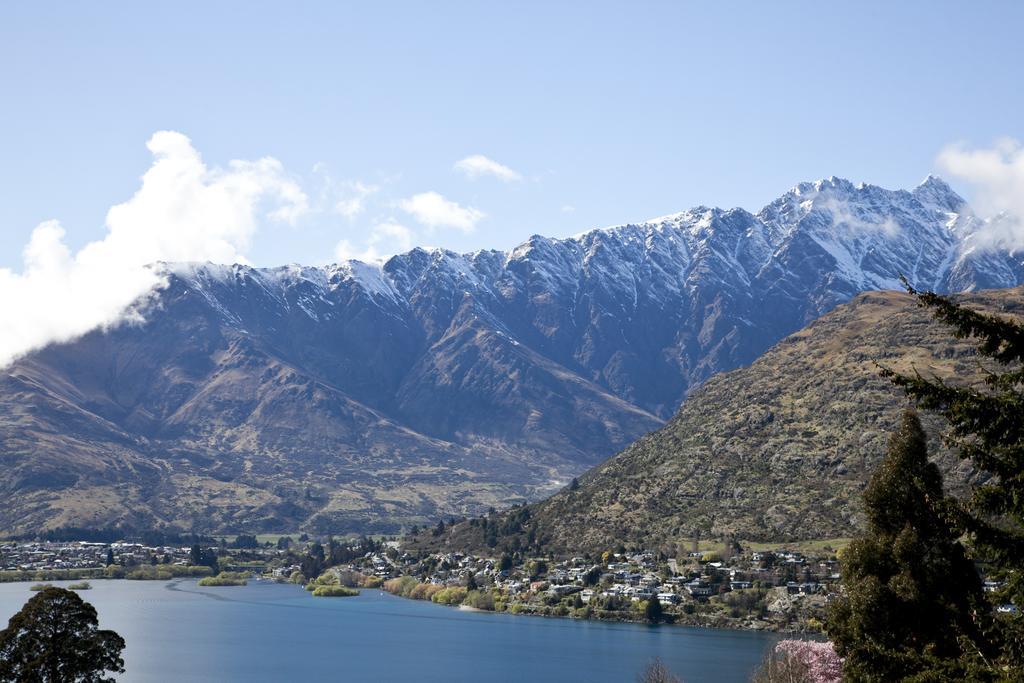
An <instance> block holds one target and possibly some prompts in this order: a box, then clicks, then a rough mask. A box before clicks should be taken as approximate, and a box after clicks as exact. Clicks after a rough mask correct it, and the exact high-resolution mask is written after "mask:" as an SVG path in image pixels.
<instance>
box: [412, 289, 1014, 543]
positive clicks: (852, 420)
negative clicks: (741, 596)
mask: <svg viewBox="0 0 1024 683" xmlns="http://www.w3.org/2000/svg"><path fill="white" fill-rule="evenodd" d="M968 301H969V302H970V303H972V304H973V305H976V306H977V307H979V308H984V309H988V310H994V311H1001V312H1004V313H1008V314H1011V315H1018V316H1019V315H1022V313H1024V288H1017V289H1012V290H1000V291H991V292H983V293H980V294H973V295H970V296H969V297H968ZM876 362H877V363H881V364H884V365H886V366H888V367H892V368H896V369H900V370H910V369H912V368H916V369H917V370H918V371H920V372H922V373H923V374H933V375H937V376H941V377H951V376H954V375H955V376H956V377H958V378H967V381H978V379H979V378H980V375H981V368H980V363H979V361H978V359H977V358H976V357H975V356H974V354H973V352H972V347H971V344H970V343H969V342H965V341H958V340H954V339H952V338H951V337H950V335H949V332H948V329H947V328H945V327H943V326H942V325H940V324H938V323H935V322H934V321H932V320H931V318H930V317H929V315H928V314H927V312H925V311H923V310H921V309H919V308H917V306H916V305H915V304H914V302H913V300H912V299H911V298H910V297H909V296H907V295H905V294H902V293H897V292H878V293H869V294H864V295H861V296H859V297H857V298H856V299H855V300H853V301H852V302H851V303H849V304H847V305H844V306H841V307H839V308H838V309H836V310H835V311H833V312H831V313H829V314H827V315H825V316H824V317H822V318H820V319H819V320H816V321H814V322H813V323H811V324H810V325H809V326H807V327H806V328H804V329H803V330H801V331H800V332H797V333H796V334H794V335H791V336H790V337H787V338H786V339H784V340H783V341H781V342H780V343H779V344H778V345H776V346H775V347H774V348H772V349H771V350H769V351H768V352H767V353H766V354H765V355H764V356H762V357H761V358H760V359H758V360H757V361H756V362H755V363H754V364H753V365H751V366H750V367H748V368H743V369H740V370H736V371H733V372H730V373H726V374H723V375H720V376H718V377H715V378H713V379H712V380H711V381H709V382H708V383H707V384H706V385H705V386H704V387H703V388H701V389H700V390H699V391H697V392H695V393H694V394H693V395H692V396H691V397H690V399H689V400H687V401H686V403H685V404H684V405H683V407H682V408H681V409H680V411H679V413H678V414H677V415H676V416H675V417H674V418H673V419H672V420H671V421H670V422H669V423H668V424H667V425H666V426H665V427H664V428H662V429H660V430H658V431H656V432H653V433H651V434H649V435H647V436H645V437H643V438H641V439H640V440H639V441H637V442H636V443H634V444H633V445H631V446H630V447H628V448H627V449H625V450H624V451H623V452H621V453H619V454H618V455H616V456H614V457H613V458H611V459H610V460H608V461H607V462H605V463H604V464H602V465H599V466H598V467H596V468H594V469H593V470H591V471H590V472H588V473H587V474H586V475H584V476H583V477H581V478H580V480H579V483H580V485H579V488H578V489H577V490H575V491H570V490H568V489H566V490H563V491H562V492H559V493H557V494H555V495H554V496H552V497H551V498H549V499H547V500H545V501H543V502H541V503H538V504H535V505H532V506H530V508H529V510H530V517H531V520H532V521H531V524H535V525H536V529H535V535H536V536H537V537H539V538H540V539H542V542H543V545H544V546H545V548H547V549H551V550H554V551H556V552H570V551H578V550H601V549H606V548H614V547H615V546H617V545H618V544H620V543H624V544H626V545H640V546H645V547H675V546H676V545H677V544H678V543H687V544H688V543H689V540H688V539H691V538H694V537H698V538H724V537H727V536H735V537H737V538H741V539H746V540H749V541H760V542H779V541H800V540H811V539H831V538H840V537H845V536H850V535H852V534H854V533H855V532H856V531H857V530H858V528H859V525H860V521H861V518H860V515H861V513H860V491H861V490H862V488H863V486H864V484H865V483H866V481H867V479H868V477H869V476H870V473H871V472H872V471H873V469H874V468H875V466H876V465H877V463H878V462H879V460H880V459H881V458H882V456H883V455H884V452H885V448H886V444H887V441H888V434H889V432H890V430H891V429H892V428H893V427H894V425H895V424H896V420H897V418H898V416H899V413H900V411H901V410H902V409H903V407H904V406H906V405H907V404H908V403H907V400H906V399H905V398H904V397H903V396H902V395H901V393H900V392H899V391H898V390H896V389H895V388H894V387H892V386H891V385H890V384H889V383H888V382H887V381H886V380H884V379H882V378H880V377H879V376H878V371H877V367H876V365H875V363H876ZM924 421H925V423H926V428H927V429H928V430H929V432H930V434H931V435H932V436H933V437H935V438H934V439H933V447H934V453H935V458H936V460H937V461H938V462H939V464H940V466H941V467H942V468H943V470H944V471H945V472H946V475H947V485H948V486H949V488H951V489H953V490H962V489H964V488H965V487H966V486H968V485H969V483H970V482H971V481H972V479H973V478H974V477H976V476H977V475H976V473H974V472H973V471H972V470H971V468H970V467H969V466H967V464H966V463H963V462H961V461H959V460H958V459H957V458H956V457H955V456H954V455H953V454H952V453H950V452H949V451H948V449H945V448H944V447H942V445H941V443H940V440H939V438H938V435H939V433H940V431H941V422H940V421H939V420H938V419H937V418H935V417H934V416H925V420H924ZM500 521H501V520H500V519H499V523H500ZM528 527H529V524H528V525H527V526H526V527H524V531H525V530H526V529H528ZM513 535H514V534H513ZM511 538H512V537H511V536H509V535H503V536H502V537H501V538H500V539H499V548H500V547H501V546H503V545H505V544H507V543H508V542H510V540H511ZM523 539H525V535H523V536H522V537H521V540H523ZM415 544H416V545H420V546H423V547H445V546H447V547H456V548H477V549H480V548H483V547H485V544H484V537H483V535H482V532H481V528H480V527H479V526H472V527H471V526H470V525H468V524H461V525H458V526H457V527H456V528H455V529H453V530H449V531H447V532H446V533H445V534H443V535H442V536H440V537H433V536H431V535H429V534H423V535H421V536H420V538H418V539H416V542H415Z"/></svg>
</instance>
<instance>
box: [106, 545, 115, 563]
mask: <svg viewBox="0 0 1024 683" xmlns="http://www.w3.org/2000/svg"><path fill="white" fill-rule="evenodd" d="M112 564H114V551H113V550H111V549H110V548H107V566H108V567H109V566H110V565H112Z"/></svg>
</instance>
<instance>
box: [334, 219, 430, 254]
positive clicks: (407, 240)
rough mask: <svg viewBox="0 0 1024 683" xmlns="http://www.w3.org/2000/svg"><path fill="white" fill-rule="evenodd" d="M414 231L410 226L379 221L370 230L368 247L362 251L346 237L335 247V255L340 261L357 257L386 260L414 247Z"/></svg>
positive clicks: (367, 241)
mask: <svg viewBox="0 0 1024 683" xmlns="http://www.w3.org/2000/svg"><path fill="white" fill-rule="evenodd" d="M412 243H413V233H412V231H411V230H409V228H407V227H405V226H404V225H401V224H399V223H394V222H384V223H378V224H376V225H375V226H373V228H371V230H370V235H369V237H368V238H367V240H366V248H365V249H363V250H362V251H359V250H358V249H356V248H354V247H353V246H352V242H351V241H350V240H347V239H344V240H341V241H340V242H338V244H337V245H336V246H335V247H334V257H335V259H336V260H338V261H347V260H349V259H355V260H357V261H365V262H367V263H374V262H380V261H385V260H387V259H388V258H389V257H391V256H394V255H395V254H398V253H401V252H403V251H409V250H410V249H412Z"/></svg>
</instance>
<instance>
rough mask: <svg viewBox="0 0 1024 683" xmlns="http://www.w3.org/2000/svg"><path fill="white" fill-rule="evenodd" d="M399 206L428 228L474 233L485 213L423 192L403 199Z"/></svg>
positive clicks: (431, 193)
mask: <svg viewBox="0 0 1024 683" xmlns="http://www.w3.org/2000/svg"><path fill="white" fill-rule="evenodd" d="M398 206H399V207H400V208H401V209H402V210H403V211H405V212H406V213H408V214H409V215H411V216H412V217H413V218H415V219H416V220H417V221H419V222H420V223H422V224H423V225H425V226H427V227H428V228H431V229H433V228H458V229H459V230H462V231H463V232H473V230H474V229H476V224H477V223H478V222H479V221H480V220H481V219H482V218H484V216H485V215H486V214H484V212H482V211H479V210H477V209H474V208H473V207H471V206H460V205H459V204H457V203H455V202H453V201H451V200H449V199H445V198H444V197H443V196H441V195H440V194H438V193H437V192H422V193H420V194H417V195H413V196H412V197H409V198H408V199H403V200H402V201H400V202H399V203H398Z"/></svg>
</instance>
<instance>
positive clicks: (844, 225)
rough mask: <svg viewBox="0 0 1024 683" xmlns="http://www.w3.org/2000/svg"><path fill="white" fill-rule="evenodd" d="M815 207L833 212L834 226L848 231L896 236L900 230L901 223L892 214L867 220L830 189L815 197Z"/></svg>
mask: <svg viewBox="0 0 1024 683" xmlns="http://www.w3.org/2000/svg"><path fill="white" fill-rule="evenodd" d="M814 207H815V208H817V209H824V210H826V211H828V212H829V213H830V214H832V227H833V228H835V229H842V230H845V231H846V232H847V233H850V234H852V233H876V232H880V233H882V234H884V235H885V236H887V237H895V236H896V235H898V234H899V232H900V226H899V224H898V223H897V222H896V221H895V220H894V219H893V217H892V216H885V217H881V220H875V218H876V217H874V216H872V217H871V220H867V219H865V218H862V217H860V216H858V215H857V214H856V213H854V212H853V211H852V210H851V209H850V204H849V203H848V202H847V201H845V200H843V199H839V198H837V197H836V196H835V195H834V194H833V193H832V192H830V191H823V192H821V193H819V194H818V195H817V196H816V197H815V198H814Z"/></svg>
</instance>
